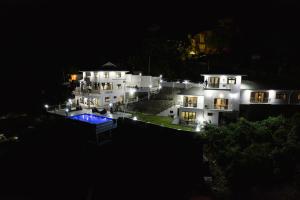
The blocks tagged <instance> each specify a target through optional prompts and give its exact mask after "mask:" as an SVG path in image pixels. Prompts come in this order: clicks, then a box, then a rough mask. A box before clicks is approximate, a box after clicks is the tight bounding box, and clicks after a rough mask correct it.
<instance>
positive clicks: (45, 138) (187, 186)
mask: <svg viewBox="0 0 300 200" xmlns="http://www.w3.org/2000/svg"><path fill="white" fill-rule="evenodd" d="M27 118H28V117H27ZM27 118H26V117H23V118H22V119H21V121H22V122H23V123H19V122H18V123H17V124H18V128H17V129H14V131H15V132H18V131H19V133H20V134H18V136H19V140H18V141H17V142H14V143H11V145H6V146H5V148H6V149H1V150H3V152H4V153H3V154H1V155H0V163H1V165H0V169H1V178H0V199H1V200H8V199H9V200H11V199H16V200H19V199H20V200H21V199H22V200H23V199H26V200H27V199H30V200H35V199H36V200H40V199H43V200H47V199H51V200H53V199H72V200H77V199H78V200H82V199H87V200H96V199H102V200H108V199H190V197H191V196H193V195H194V196H195V195H204V194H205V195H207V194H208V192H209V191H208V190H207V189H205V188H204V186H203V181H202V180H203V179H202V177H203V171H204V170H203V169H202V167H203V166H202V154H203V151H202V143H201V140H198V141H199V142H198V141H195V140H194V138H193V136H192V135H190V133H189V132H179V131H177V130H174V129H167V128H163V127H160V126H154V125H151V124H146V123H142V122H139V121H132V120H126V119H125V120H124V121H123V120H122V119H120V120H119V121H118V128H117V129H116V130H114V132H113V141H112V142H110V143H106V144H105V145H103V146H100V147H99V146H96V145H95V144H93V143H90V142H87V138H88V137H87V132H85V131H84V130H83V129H81V128H80V127H76V126H70V124H69V123H68V121H67V120H66V119H64V118H61V119H60V118H57V117H54V116H41V117H39V118H38V119H31V120H26V119H27ZM17 121H20V120H18V119H13V120H9V121H5V124H6V125H7V128H8V127H11V126H12V125H16V122H17ZM8 124H10V126H9V125H8ZM2 125H4V124H2ZM28 126H29V127H30V128H28ZM181 133H183V134H181ZM4 150H5V151H4Z"/></svg>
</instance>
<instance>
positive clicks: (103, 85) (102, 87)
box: [101, 83, 113, 90]
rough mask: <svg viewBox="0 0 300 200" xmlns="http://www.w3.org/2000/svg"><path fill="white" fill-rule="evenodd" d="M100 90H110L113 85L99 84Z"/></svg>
mask: <svg viewBox="0 0 300 200" xmlns="http://www.w3.org/2000/svg"><path fill="white" fill-rule="evenodd" d="M101 89H102V90H112V89H113V84H112V83H101Z"/></svg>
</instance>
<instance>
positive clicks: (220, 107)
mask: <svg viewBox="0 0 300 200" xmlns="http://www.w3.org/2000/svg"><path fill="white" fill-rule="evenodd" d="M204 108H205V109H209V110H228V111H231V110H233V106H232V104H227V105H220V104H205V105H204Z"/></svg>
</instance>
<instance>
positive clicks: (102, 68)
mask: <svg viewBox="0 0 300 200" xmlns="http://www.w3.org/2000/svg"><path fill="white" fill-rule="evenodd" d="M81 71H124V72H127V71H128V70H126V69H124V68H123V67H120V66H117V65H115V64H113V63H111V62H107V63H105V64H103V65H101V66H88V67H84V68H83V69H82V70H81Z"/></svg>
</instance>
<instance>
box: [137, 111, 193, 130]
mask: <svg viewBox="0 0 300 200" xmlns="http://www.w3.org/2000/svg"><path fill="white" fill-rule="evenodd" d="M131 114H133V116H136V117H137V119H138V120H140V121H143V122H150V123H152V124H156V125H160V126H164V127H168V128H173V129H177V130H178V129H180V130H183V131H190V132H195V128H193V127H190V126H184V125H179V124H172V121H173V118H171V117H162V116H157V115H151V114H145V113H141V112H131Z"/></svg>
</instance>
